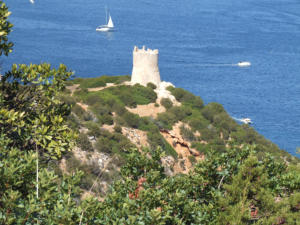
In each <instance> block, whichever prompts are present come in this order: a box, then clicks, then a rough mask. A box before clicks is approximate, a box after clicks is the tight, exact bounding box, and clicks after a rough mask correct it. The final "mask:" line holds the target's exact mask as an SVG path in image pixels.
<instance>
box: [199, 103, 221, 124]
mask: <svg viewBox="0 0 300 225" xmlns="http://www.w3.org/2000/svg"><path fill="white" fill-rule="evenodd" d="M224 112H225V113H226V111H225V110H224V108H223V106H222V105H221V104H219V103H215V102H212V103H209V104H207V105H206V106H205V107H204V108H203V109H202V115H203V116H204V118H205V119H207V120H209V121H211V122H213V118H214V116H216V115H217V114H220V113H224Z"/></svg>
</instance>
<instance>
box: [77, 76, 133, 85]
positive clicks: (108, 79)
mask: <svg viewBox="0 0 300 225" xmlns="http://www.w3.org/2000/svg"><path fill="white" fill-rule="evenodd" d="M128 80H130V77H129V76H105V75H104V76H101V77H96V78H84V79H83V78H75V79H74V80H73V81H72V82H73V83H74V84H80V88H96V87H105V86H106V84H107V83H115V84H120V83H122V82H124V81H128Z"/></svg>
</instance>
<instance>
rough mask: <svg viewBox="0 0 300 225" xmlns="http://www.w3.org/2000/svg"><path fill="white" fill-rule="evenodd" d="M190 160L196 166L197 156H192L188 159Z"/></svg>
mask: <svg viewBox="0 0 300 225" xmlns="http://www.w3.org/2000/svg"><path fill="white" fill-rule="evenodd" d="M188 159H189V161H190V162H191V163H192V164H195V163H196V162H197V159H196V158H195V156H193V155H190V156H189V157H188Z"/></svg>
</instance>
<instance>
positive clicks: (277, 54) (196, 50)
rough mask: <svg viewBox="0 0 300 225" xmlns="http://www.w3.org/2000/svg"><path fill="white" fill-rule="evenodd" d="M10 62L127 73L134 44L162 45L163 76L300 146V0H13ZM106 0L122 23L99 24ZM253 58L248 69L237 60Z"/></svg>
mask: <svg viewBox="0 0 300 225" xmlns="http://www.w3.org/2000/svg"><path fill="white" fill-rule="evenodd" d="M6 2H7V4H8V5H9V7H10V10H11V11H12V12H13V14H12V16H11V17H10V21H11V22H12V23H13V24H14V25H15V26H14V31H13V33H12V34H11V36H10V38H11V39H12V41H13V42H14V43H15V47H14V52H13V54H11V55H10V56H9V57H8V58H6V59H3V58H2V59H3V69H4V70H7V69H8V68H9V65H11V64H12V63H40V62H49V63H51V64H53V65H55V66H57V65H58V64H59V63H64V64H66V65H67V66H68V67H69V68H70V69H72V70H74V71H75V74H76V76H79V77H95V76H99V75H103V74H108V75H119V74H130V73H131V67H132V61H131V59H132V56H131V54H132V53H131V52H132V50H133V46H134V45H139V46H140V47H141V46H142V45H146V46H148V47H150V48H158V49H159V51H160V71H161V76H162V79H163V80H166V81H170V82H172V83H174V84H175V85H176V86H178V87H182V88H185V89H187V90H189V91H191V92H193V93H194V94H196V95H200V96H201V97H202V98H203V99H204V101H205V102H206V103H208V102H212V101H215V102H219V103H221V104H223V105H224V107H225V108H226V110H227V111H228V112H229V113H230V115H232V116H234V117H239V118H241V117H250V118H251V119H252V120H253V121H254V125H253V126H254V127H255V129H256V130H258V131H259V132H260V133H261V134H263V135H265V136H266V137H267V138H268V139H270V140H272V141H273V142H275V143H276V144H278V145H279V146H280V147H281V148H283V149H285V150H287V151H288V152H290V153H291V154H295V149H296V147H297V146H300V129H299V125H300V2H299V0H243V1H240V0H239V1H238V0H201V1H199V0H180V1H179V0H163V1H150V0H138V1H134V0H131V1H128V0H126V1H125V0H110V1H100V0H88V1H86V0H72V1H67V0H51V1H50V0H48V1H47V0H36V3H35V4H34V5H32V4H30V3H29V1H27V0H7V1H6ZM105 5H107V6H108V7H109V9H110V10H111V15H112V18H113V20H114V23H115V26H116V27H117V29H118V30H117V31H116V32H114V33H99V32H96V31H95V28H96V27H97V26H98V25H101V24H104V23H105ZM239 61H250V62H251V63H252V66H251V67H249V68H239V67H237V66H234V65H232V64H235V63H237V62H239Z"/></svg>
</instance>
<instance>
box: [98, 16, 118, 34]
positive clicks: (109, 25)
mask: <svg viewBox="0 0 300 225" xmlns="http://www.w3.org/2000/svg"><path fill="white" fill-rule="evenodd" d="M106 14H107V12H106ZM106 22H107V16H106ZM113 30H114V23H113V21H112V18H111V15H110V14H108V22H107V24H106V25H101V26H99V27H97V28H96V31H101V32H108V31H113Z"/></svg>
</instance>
